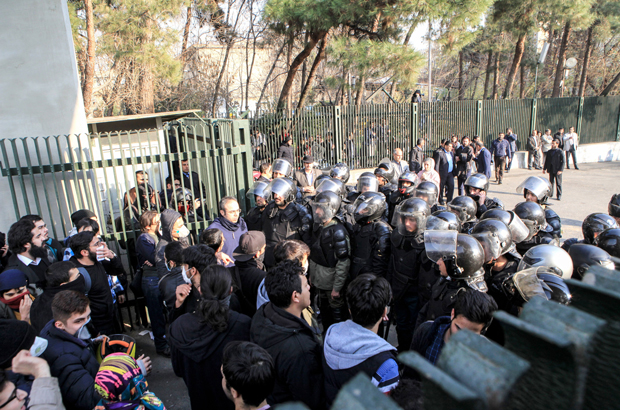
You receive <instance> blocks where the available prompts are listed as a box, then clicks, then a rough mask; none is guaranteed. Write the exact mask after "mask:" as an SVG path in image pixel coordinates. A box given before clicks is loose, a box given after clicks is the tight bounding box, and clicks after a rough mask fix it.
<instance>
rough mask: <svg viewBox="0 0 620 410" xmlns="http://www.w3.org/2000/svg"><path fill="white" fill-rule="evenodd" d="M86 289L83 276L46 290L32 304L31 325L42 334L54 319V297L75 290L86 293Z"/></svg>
mask: <svg viewBox="0 0 620 410" xmlns="http://www.w3.org/2000/svg"><path fill="white" fill-rule="evenodd" d="M85 289H86V284H85V282H84V277H83V276H82V275H80V276H79V277H78V278H77V279H76V280H74V281H73V282H69V283H65V284H63V285H60V286H56V287H54V288H46V289H45V292H43V294H42V295H41V296H39V297H37V298H36V299H35V300H34V301H33V302H32V306H31V307H30V324H31V325H32V326H33V327H34V328H35V329H36V330H37V332H39V333H40V332H41V330H43V328H44V327H45V325H46V324H47V323H48V322H49V321H50V320H52V319H53V317H52V300H53V299H54V296H56V295H57V294H58V293H59V292H61V291H63V290H75V291H78V292H80V293H84V291H85Z"/></svg>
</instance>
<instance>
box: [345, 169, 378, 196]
mask: <svg viewBox="0 0 620 410" xmlns="http://www.w3.org/2000/svg"><path fill="white" fill-rule="evenodd" d="M364 192H379V180H378V179H377V177H376V176H375V174H374V173H372V172H363V173H362V174H361V175H360V176H359V177H358V178H357V184H356V189H355V191H353V192H349V193H348V194H347V200H348V201H349V203H351V204H352V203H354V202H355V200H356V199H357V197H358V196H359V195H360V194H363V193H364Z"/></svg>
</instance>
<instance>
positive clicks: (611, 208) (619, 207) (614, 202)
mask: <svg viewBox="0 0 620 410" xmlns="http://www.w3.org/2000/svg"><path fill="white" fill-rule="evenodd" d="M607 212H608V213H609V215H611V216H613V217H614V219H615V220H616V222H618V225H620V194H614V195H613V196H612V197H611V199H610V200H609V204H608V205H607Z"/></svg>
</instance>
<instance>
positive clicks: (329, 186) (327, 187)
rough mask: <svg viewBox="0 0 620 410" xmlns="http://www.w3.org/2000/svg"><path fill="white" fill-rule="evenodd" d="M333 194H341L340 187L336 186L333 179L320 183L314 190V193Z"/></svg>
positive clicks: (339, 185)
mask: <svg viewBox="0 0 620 410" xmlns="http://www.w3.org/2000/svg"><path fill="white" fill-rule="evenodd" d="M327 191H329V192H333V193H335V194H337V195H341V194H342V185H341V184H338V183H337V182H336V181H334V180H333V179H331V178H330V179H324V180H322V181H321V183H320V184H319V186H318V187H317V188H316V193H317V194H320V193H321V192H327Z"/></svg>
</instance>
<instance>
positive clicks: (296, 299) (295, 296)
mask: <svg viewBox="0 0 620 410" xmlns="http://www.w3.org/2000/svg"><path fill="white" fill-rule="evenodd" d="M299 296H300V294H299V293H297V291H296V290H294V291H293V296H291V303H299V302H300V298H299Z"/></svg>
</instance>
